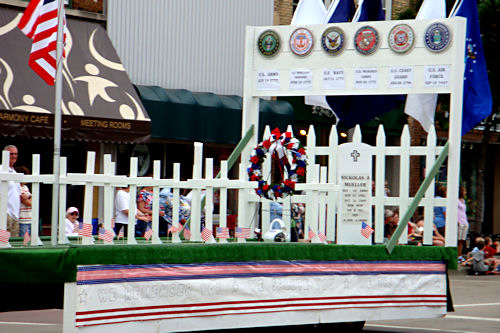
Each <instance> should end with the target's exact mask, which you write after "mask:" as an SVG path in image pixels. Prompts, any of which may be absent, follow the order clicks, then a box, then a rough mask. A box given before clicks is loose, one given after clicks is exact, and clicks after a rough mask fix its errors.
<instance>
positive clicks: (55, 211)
mask: <svg viewBox="0 0 500 333" xmlns="http://www.w3.org/2000/svg"><path fill="white" fill-rule="evenodd" d="M63 10H64V0H59V4H58V10H57V48H56V63H57V65H56V66H57V69H56V81H55V89H56V90H55V107H54V160H53V163H54V167H53V170H54V184H53V187H52V224H51V233H50V241H51V244H52V245H56V244H57V235H58V234H59V228H58V225H59V223H58V220H59V177H60V159H61V99H62V98H61V97H62V82H61V79H62V64H63V48H64V45H63V36H64V12H63Z"/></svg>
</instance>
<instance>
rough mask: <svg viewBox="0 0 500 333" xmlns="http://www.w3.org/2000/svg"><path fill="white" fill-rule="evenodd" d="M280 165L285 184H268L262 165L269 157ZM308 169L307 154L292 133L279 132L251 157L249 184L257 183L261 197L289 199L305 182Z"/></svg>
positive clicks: (257, 189)
mask: <svg viewBox="0 0 500 333" xmlns="http://www.w3.org/2000/svg"><path fill="white" fill-rule="evenodd" d="M268 154H269V155H270V156H271V157H272V158H273V159H274V160H275V161H276V162H277V164H278V167H279V168H280V173H281V175H282V176H281V180H280V181H279V182H277V183H273V184H268V183H267V181H266V180H264V179H263V174H262V164H263V163H264V160H265V159H266V157H267V155H268ZM306 167H307V155H306V150H305V148H304V147H303V146H302V144H301V143H300V141H299V140H298V139H296V138H295V137H293V135H292V133H291V132H284V133H281V132H280V130H279V129H277V128H275V129H274V130H273V131H272V132H271V136H269V138H268V139H267V140H264V141H262V142H260V143H259V144H258V145H257V146H256V147H255V148H254V149H253V151H252V153H251V155H250V166H249V167H248V168H247V173H248V180H250V181H257V182H258V187H257V188H256V189H255V191H256V193H257V194H258V195H259V196H260V197H264V198H266V199H270V200H275V199H277V198H285V197H287V196H288V195H291V194H293V192H294V191H295V183H297V182H304V180H305V175H306Z"/></svg>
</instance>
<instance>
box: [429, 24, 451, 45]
mask: <svg viewBox="0 0 500 333" xmlns="http://www.w3.org/2000/svg"><path fill="white" fill-rule="evenodd" d="M424 41H425V46H426V47H427V49H428V50H429V51H431V52H443V51H444V50H446V49H447V48H448V46H450V44H451V31H450V29H449V28H448V27H447V26H446V25H445V24H443V23H433V24H431V25H430V26H429V27H428V28H427V29H426V30H425V40H424Z"/></svg>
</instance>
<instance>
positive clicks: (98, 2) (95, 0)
mask: <svg viewBox="0 0 500 333" xmlns="http://www.w3.org/2000/svg"><path fill="white" fill-rule="evenodd" d="M103 1H104V0H71V1H70V3H71V9H78V10H84V11H87V12H93V13H102V12H103Z"/></svg>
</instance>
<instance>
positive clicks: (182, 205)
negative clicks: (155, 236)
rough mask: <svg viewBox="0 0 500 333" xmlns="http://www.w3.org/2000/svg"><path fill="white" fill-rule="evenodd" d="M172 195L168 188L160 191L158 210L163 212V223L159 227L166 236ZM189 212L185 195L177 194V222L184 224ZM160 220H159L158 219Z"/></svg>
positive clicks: (170, 213)
mask: <svg viewBox="0 0 500 333" xmlns="http://www.w3.org/2000/svg"><path fill="white" fill-rule="evenodd" d="M173 200H174V195H173V194H172V191H171V190H170V189H169V188H164V189H162V190H161V191H160V210H162V211H163V212H164V215H163V216H162V217H163V219H162V220H163V221H164V222H165V224H164V225H163V226H162V227H161V230H162V233H164V234H165V235H166V236H167V233H168V229H169V228H170V227H171V226H172V211H173ZM190 214H191V206H190V205H189V201H188V200H186V199H185V196H182V195H181V196H179V223H180V224H182V225H184V224H185V223H186V221H187V219H188V218H189V215H190ZM160 221H161V220H160Z"/></svg>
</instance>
